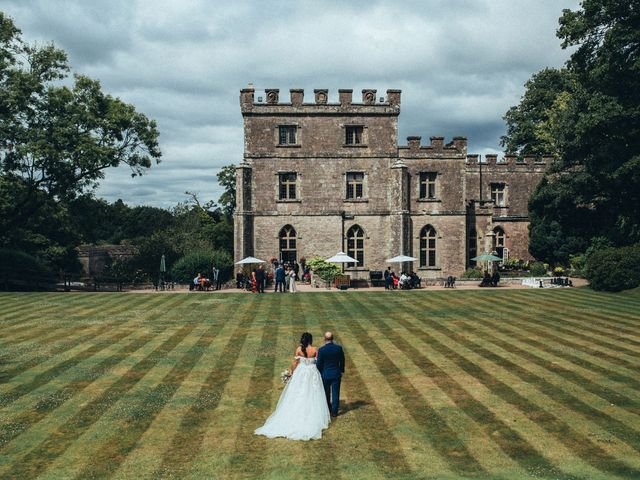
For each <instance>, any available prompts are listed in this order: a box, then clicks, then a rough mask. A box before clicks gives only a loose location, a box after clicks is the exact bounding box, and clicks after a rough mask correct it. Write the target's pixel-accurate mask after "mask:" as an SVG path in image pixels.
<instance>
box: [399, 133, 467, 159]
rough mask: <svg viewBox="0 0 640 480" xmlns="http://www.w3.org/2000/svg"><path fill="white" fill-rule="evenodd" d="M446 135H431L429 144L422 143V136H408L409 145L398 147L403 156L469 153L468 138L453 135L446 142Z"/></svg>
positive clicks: (464, 154)
mask: <svg viewBox="0 0 640 480" xmlns="http://www.w3.org/2000/svg"><path fill="white" fill-rule="evenodd" d="M444 140H445V139H444V137H435V136H434V137H429V142H430V143H429V145H422V137H419V136H411V137H407V145H406V146H404V145H401V146H399V147H398V149H399V154H400V155H401V156H403V157H407V158H411V157H451V156H455V157H459V156H466V154H467V138H466V137H453V139H452V140H451V141H450V142H449V143H446V144H445V142H444Z"/></svg>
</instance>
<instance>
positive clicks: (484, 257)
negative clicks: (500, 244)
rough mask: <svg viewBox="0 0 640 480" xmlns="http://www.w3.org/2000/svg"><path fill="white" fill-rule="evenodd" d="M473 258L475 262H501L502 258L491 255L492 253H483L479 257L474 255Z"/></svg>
mask: <svg viewBox="0 0 640 480" xmlns="http://www.w3.org/2000/svg"><path fill="white" fill-rule="evenodd" d="M471 260H473V261H475V262H501V261H502V258H500V257H496V256H495V255H491V254H490V253H483V254H482V255H478V256H477V257H473V258H472V259H471Z"/></svg>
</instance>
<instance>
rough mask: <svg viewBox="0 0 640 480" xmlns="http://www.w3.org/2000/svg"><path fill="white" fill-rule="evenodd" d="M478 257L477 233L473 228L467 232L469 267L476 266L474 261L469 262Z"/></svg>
mask: <svg viewBox="0 0 640 480" xmlns="http://www.w3.org/2000/svg"><path fill="white" fill-rule="evenodd" d="M477 256H478V233H477V232H476V229H475V228H472V229H471V230H469V265H470V266H472V267H475V266H476V261H475V260H471V259H472V258H474V257H477Z"/></svg>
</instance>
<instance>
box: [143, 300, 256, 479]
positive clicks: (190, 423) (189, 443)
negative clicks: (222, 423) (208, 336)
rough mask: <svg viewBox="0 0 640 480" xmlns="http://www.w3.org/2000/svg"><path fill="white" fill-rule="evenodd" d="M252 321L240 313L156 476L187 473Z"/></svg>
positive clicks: (249, 309)
mask: <svg viewBox="0 0 640 480" xmlns="http://www.w3.org/2000/svg"><path fill="white" fill-rule="evenodd" d="M254 305H255V297H252V301H250V302H248V304H247V310H248V311H251V310H252V307H253V306H254ZM243 310H244V309H243ZM236 316H238V313H236V315H234V318H235V317H236ZM252 321H253V319H252V317H251V316H250V315H246V314H240V322H239V324H238V327H237V328H236V330H235V331H234V332H233V335H232V336H231V338H230V339H229V341H228V342H227V344H226V345H225V347H224V350H223V352H222V354H221V355H220V357H219V359H218V361H217V362H216V364H215V365H214V366H213V367H212V369H211V373H210V374H209V375H208V376H207V378H206V380H205V381H204V383H203V384H202V387H201V388H200V391H199V392H198V395H197V397H196V398H195V400H194V402H193V404H192V405H191V407H190V408H189V410H188V411H187V413H185V414H184V416H183V417H182V421H181V422H180V427H179V429H178V431H177V432H176V434H175V435H174V437H173V439H172V441H171V445H170V447H169V448H168V449H167V451H166V452H165V455H164V456H163V459H162V464H161V466H160V468H159V469H158V470H157V471H156V472H155V476H160V477H164V478H172V477H174V478H175V477H178V478H179V477H181V476H183V475H184V474H185V473H187V471H188V469H189V465H190V463H191V462H192V461H193V460H194V459H195V458H196V456H197V455H198V452H199V450H200V446H201V445H202V441H203V438H204V435H205V433H206V430H207V426H208V425H209V423H210V421H211V419H212V418H213V415H214V412H215V409H216V407H217V406H218V404H219V403H220V399H221V398H222V393H223V391H224V387H225V385H226V384H227V382H228V381H229V379H230V378H231V373H232V372H233V369H234V367H235V364H236V362H237V360H238V357H239V356H240V352H241V350H242V346H243V345H244V343H245V341H246V339H247V335H248V328H249V326H250V325H251V323H252Z"/></svg>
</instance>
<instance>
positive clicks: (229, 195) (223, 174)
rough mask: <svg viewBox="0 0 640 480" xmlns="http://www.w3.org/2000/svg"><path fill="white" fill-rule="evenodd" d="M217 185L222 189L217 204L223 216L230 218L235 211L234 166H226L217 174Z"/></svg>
mask: <svg viewBox="0 0 640 480" xmlns="http://www.w3.org/2000/svg"><path fill="white" fill-rule="evenodd" d="M218 183H219V184H220V185H222V187H223V188H224V192H223V193H222V195H220V198H219V199H218V203H219V204H220V206H221V207H222V211H223V212H224V214H225V215H226V216H227V217H229V218H232V217H233V212H234V211H235V209H236V166H235V165H227V166H225V167H222V168H221V169H220V171H219V172H218Z"/></svg>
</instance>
